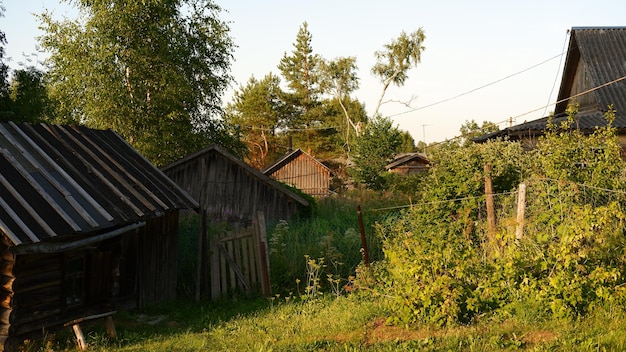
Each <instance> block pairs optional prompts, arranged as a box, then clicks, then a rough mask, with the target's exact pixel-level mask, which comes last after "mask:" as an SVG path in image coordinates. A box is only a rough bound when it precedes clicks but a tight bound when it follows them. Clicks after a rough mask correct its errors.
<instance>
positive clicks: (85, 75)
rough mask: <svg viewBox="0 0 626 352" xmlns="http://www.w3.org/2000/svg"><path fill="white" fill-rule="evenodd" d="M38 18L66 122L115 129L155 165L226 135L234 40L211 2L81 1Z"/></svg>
mask: <svg viewBox="0 0 626 352" xmlns="http://www.w3.org/2000/svg"><path fill="white" fill-rule="evenodd" d="M70 2H71V3H72V4H74V5H75V6H76V7H77V8H78V10H79V12H80V13H79V17H78V18H79V19H75V20H71V19H64V20H55V19H53V17H52V16H51V14H50V13H44V14H42V15H40V16H39V19H40V21H41V24H42V27H43V30H44V31H45V34H44V35H43V37H42V39H41V44H42V47H43V49H44V50H46V51H48V52H49V53H50V57H49V60H48V61H47V64H48V65H49V72H48V74H49V81H50V86H49V88H50V94H51V96H52V97H53V98H54V99H55V100H56V101H58V103H59V104H58V107H59V110H58V111H57V115H58V117H59V120H60V121H65V122H74V123H81V124H85V125H87V126H89V127H93V128H111V129H114V130H115V131H117V132H118V133H120V134H121V135H122V136H124V137H125V138H126V139H127V140H128V141H129V142H130V144H131V145H133V146H134V147H135V148H136V149H138V150H139V151H140V152H141V153H143V154H144V155H145V156H146V157H147V158H148V159H150V160H151V161H152V162H154V163H155V164H157V165H163V164H166V163H168V162H171V161H173V160H175V159H178V158H180V157H183V156H185V155H187V154H189V153H190V152H193V151H195V150H198V149H200V148H201V147H202V146H204V145H206V144H208V143H210V142H211V140H213V139H216V140H222V142H226V143H232V146H226V147H231V148H230V149H233V148H235V147H236V141H234V140H230V141H229V140H228V134H227V133H225V131H224V129H223V125H222V123H221V122H219V121H218V120H217V119H215V118H216V117H218V116H221V113H222V108H221V103H222V100H221V97H222V95H223V93H224V92H225V90H226V88H227V87H228V84H229V82H230V81H231V76H230V65H231V61H232V59H233V42H232V39H231V37H230V35H229V27H228V25H227V24H226V23H225V22H224V21H222V20H220V19H219V14H220V12H221V8H220V7H219V6H217V5H216V4H214V3H213V2H212V1H211V0H147V1H139V0H129V1H114V0H74V1H70Z"/></svg>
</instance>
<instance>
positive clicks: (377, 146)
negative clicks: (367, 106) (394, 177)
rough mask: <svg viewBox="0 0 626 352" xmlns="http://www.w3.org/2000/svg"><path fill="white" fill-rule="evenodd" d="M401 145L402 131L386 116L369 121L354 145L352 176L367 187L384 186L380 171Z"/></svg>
mask: <svg viewBox="0 0 626 352" xmlns="http://www.w3.org/2000/svg"><path fill="white" fill-rule="evenodd" d="M401 145H402V132H401V131H400V130H399V129H398V128H397V127H394V126H393V125H392V122H391V120H390V119H388V118H384V117H380V116H379V117H377V118H375V119H374V120H373V121H371V122H370V123H369V124H368V125H367V127H366V128H365V131H363V134H362V135H361V136H360V137H359V138H358V139H357V143H356V145H355V152H356V155H355V157H354V169H353V176H354V178H355V180H356V181H357V182H359V183H363V184H365V185H366V186H367V187H369V188H373V189H382V188H384V184H383V183H384V182H383V180H384V178H382V177H381V173H382V172H384V171H385V165H387V163H388V162H389V161H390V158H391V157H392V156H393V155H394V154H396V153H397V152H398V151H399V148H400V146H401Z"/></svg>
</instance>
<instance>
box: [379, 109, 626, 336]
mask: <svg viewBox="0 0 626 352" xmlns="http://www.w3.org/2000/svg"><path fill="white" fill-rule="evenodd" d="M574 115H575V111H572V118H571V119H570V120H569V123H570V125H568V124H567V123H566V124H564V125H561V126H558V127H557V126H553V129H552V130H551V131H549V132H548V133H547V134H546V136H545V137H544V138H542V139H541V140H540V142H539V144H538V147H537V149H536V150H535V151H532V152H529V153H522V151H521V147H520V146H519V145H518V144H516V143H511V142H503V141H500V142H493V143H487V144H484V145H470V146H468V147H451V148H443V149H441V150H439V151H438V152H437V154H434V157H433V164H434V166H433V168H432V169H431V171H430V172H429V175H428V177H427V179H426V183H425V185H424V190H423V193H422V198H421V201H422V202H421V204H420V205H417V206H416V207H415V208H414V209H411V210H409V211H407V212H405V213H404V214H403V215H402V216H400V217H398V218H397V219H395V220H394V221H392V222H388V223H386V224H384V225H382V226H380V227H379V231H378V234H379V235H380V236H381V238H382V239H383V250H384V253H385V256H386V258H385V263H386V267H385V269H384V270H383V271H379V272H378V275H377V278H378V280H379V281H380V282H382V283H383V284H384V285H385V287H387V288H388V290H387V292H386V293H387V294H388V295H391V296H393V297H394V298H395V299H394V300H393V304H392V309H393V311H394V317H393V319H392V320H395V321H398V322H403V323H431V324H437V325H449V324H458V323H468V322H470V321H472V319H473V318H474V317H476V316H477V315H481V314H484V313H498V314H503V315H508V314H516V311H519V308H520V305H519V302H520V301H523V302H531V301H534V302H535V303H533V304H534V305H535V306H541V307H544V309H545V311H544V312H538V314H546V316H553V317H556V318H564V317H566V318H572V317H577V316H581V315H585V314H587V312H589V311H590V310H591V309H592V308H593V307H595V306H599V305H604V304H606V303H607V302H608V303H614V302H623V300H624V297H625V295H624V293H625V291H624V290H625V289H624V286H626V275H625V274H626V272H625V270H626V257H625V256H624V255H623V253H624V251H626V240H625V239H624V221H625V220H626V211H625V209H623V206H622V204H624V203H625V202H626V193H624V192H623V191H622V189H624V185H626V183H625V181H626V177H625V175H624V170H626V168H625V165H624V162H623V161H622V160H621V158H620V151H621V149H620V147H619V144H618V142H617V138H616V136H615V130H614V129H613V128H611V127H610V122H611V121H612V114H611V113H609V114H607V119H608V121H609V125H608V126H607V127H603V128H599V129H597V130H596V131H595V132H594V133H593V134H591V135H590V136H585V135H583V134H582V133H581V132H579V131H577V130H573V129H571V128H570V127H571V123H572V121H573V118H574ZM485 164H490V165H492V169H491V170H492V173H491V175H490V176H491V178H492V180H493V188H494V191H495V192H496V193H500V194H499V195H498V197H497V205H498V207H497V209H496V211H497V213H498V214H499V227H498V228H497V233H496V234H495V238H492V237H490V236H489V237H488V236H487V230H486V224H485V223H486V216H485V212H484V206H483V202H484V197H483V193H484V191H483V189H484V184H483V180H484V168H483V166H484V165H485ZM521 181H525V183H526V184H527V185H528V191H527V204H526V218H525V227H524V229H525V231H524V237H523V238H522V239H517V238H516V237H515V227H516V225H517V222H516V214H515V206H514V205H515V204H516V202H515V196H516V195H515V194H512V191H514V190H515V189H516V187H517V184H518V183H519V182H521ZM488 238H490V240H488ZM536 302H540V303H539V304H537V303H536Z"/></svg>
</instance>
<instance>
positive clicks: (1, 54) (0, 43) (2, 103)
mask: <svg viewBox="0 0 626 352" xmlns="http://www.w3.org/2000/svg"><path fill="white" fill-rule="evenodd" d="M4 11H5V9H4V6H2V5H1V4H0V18H2V17H4ZM6 44H7V37H6V34H4V31H0V121H2V120H4V119H6V116H5V114H6V113H7V112H8V111H9V109H8V105H9V82H8V78H9V65H7V64H6V62H5V60H6V57H5V56H6V50H5V48H4V47H5V45H6Z"/></svg>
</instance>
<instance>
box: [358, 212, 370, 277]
mask: <svg viewBox="0 0 626 352" xmlns="http://www.w3.org/2000/svg"><path fill="white" fill-rule="evenodd" d="M356 214H357V217H358V220H359V232H360V233H361V248H362V249H363V261H364V262H365V267H366V268H369V266H370V258H369V254H368V253H367V240H366V239H365V228H364V227H363V216H361V204H359V205H357V206H356Z"/></svg>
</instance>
